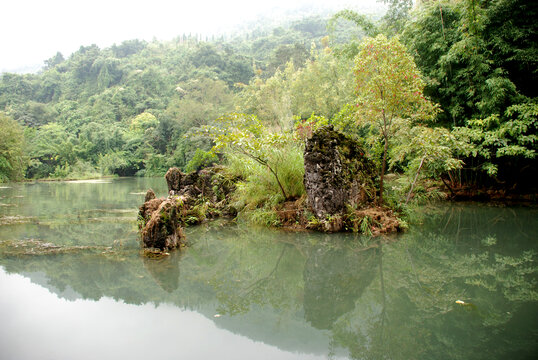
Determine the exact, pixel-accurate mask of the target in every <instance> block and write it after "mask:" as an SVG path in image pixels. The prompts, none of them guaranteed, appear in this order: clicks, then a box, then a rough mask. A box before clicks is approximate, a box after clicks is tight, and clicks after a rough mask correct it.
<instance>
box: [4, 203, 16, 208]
mask: <svg viewBox="0 0 538 360" xmlns="http://www.w3.org/2000/svg"><path fill="white" fill-rule="evenodd" d="M0 206H2V207H17V204H2V203H0Z"/></svg>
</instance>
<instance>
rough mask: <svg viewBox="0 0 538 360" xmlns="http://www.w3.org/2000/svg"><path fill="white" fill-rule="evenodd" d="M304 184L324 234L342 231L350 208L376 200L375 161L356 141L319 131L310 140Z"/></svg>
mask: <svg viewBox="0 0 538 360" xmlns="http://www.w3.org/2000/svg"><path fill="white" fill-rule="evenodd" d="M304 163H305V175H304V185H305V189H306V194H307V197H308V204H309V206H310V208H311V210H312V212H313V213H314V215H315V216H316V217H317V218H318V219H319V220H320V221H322V222H323V227H324V230H325V231H329V232H333V231H340V230H341V229H342V227H343V225H344V224H343V221H342V218H341V216H342V215H344V213H345V212H346V210H347V207H352V208H357V207H360V206H362V205H364V204H367V203H370V202H373V201H374V200H375V198H376V191H377V189H376V187H375V185H374V179H375V178H376V171H375V166H374V164H373V162H372V161H371V160H370V159H368V158H367V157H366V155H365V151H364V149H363V148H362V146H361V145H360V144H359V143H358V142H356V141H355V140H353V139H351V138H349V137H347V136H345V135H344V134H341V133H339V132H337V131H335V130H334V128H333V127H332V126H324V127H322V128H320V129H318V130H317V131H316V132H314V134H313V135H312V137H311V138H310V139H308V140H307V143H306V147H305V152H304Z"/></svg>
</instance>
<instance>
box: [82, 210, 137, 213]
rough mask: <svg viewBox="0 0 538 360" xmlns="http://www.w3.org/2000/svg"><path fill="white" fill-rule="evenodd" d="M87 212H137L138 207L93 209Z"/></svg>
mask: <svg viewBox="0 0 538 360" xmlns="http://www.w3.org/2000/svg"><path fill="white" fill-rule="evenodd" d="M85 212H100V213H110V214H136V209H93V210H86V211H85Z"/></svg>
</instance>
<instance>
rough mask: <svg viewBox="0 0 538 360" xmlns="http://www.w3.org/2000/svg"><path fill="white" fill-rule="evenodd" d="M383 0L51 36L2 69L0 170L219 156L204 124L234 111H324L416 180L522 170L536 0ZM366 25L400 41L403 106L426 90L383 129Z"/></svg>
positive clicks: (298, 121) (125, 168) (138, 164)
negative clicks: (382, 7)
mask: <svg viewBox="0 0 538 360" xmlns="http://www.w3.org/2000/svg"><path fill="white" fill-rule="evenodd" d="M384 2H385V3H386V4H387V5H388V6H389V10H388V12H387V13H386V14H385V15H384V17H372V16H365V15H363V14H358V13H356V12H354V11H351V10H343V11H340V12H338V13H336V14H334V15H333V16H332V17H326V16H317V17H308V18H303V19H302V20H298V21H293V22H289V23H286V24H283V25H282V26H279V27H276V28H266V29H260V28H258V29H256V30H255V31H251V32H244V33H242V34H240V35H237V36H234V37H227V38H224V37H212V38H204V39H201V38H200V37H199V36H197V35H186V34H183V35H179V36H177V37H176V38H175V39H173V40H171V41H157V40H154V41H149V42H148V41H144V40H137V39H134V40H126V41H124V42H122V43H120V44H115V45H113V46H110V47H107V48H100V47H98V46H96V45H90V46H81V47H80V49H79V50H78V51H76V52H74V53H73V54H71V55H69V56H67V57H66V56H64V55H63V54H61V53H59V52H58V53H57V54H55V55H54V56H52V57H51V58H49V59H48V60H46V61H45V66H44V67H43V68H42V70H41V71H40V72H39V73H37V74H14V73H3V74H2V75H1V76H0V111H1V113H2V115H1V116H0V120H1V121H0V127H2V129H9V131H7V130H6V131H3V135H2V142H1V144H0V181H8V180H20V179H23V178H29V179H30V178H50V177H52V178H69V177H71V178H74V177H90V176H100V175H120V176H131V175H138V176H154V175H161V174H163V173H164V172H165V171H166V170H167V169H168V168H169V167H171V166H177V167H180V168H182V169H183V170H193V169H197V168H200V167H203V166H206V165H209V164H211V163H214V162H220V161H230V159H232V158H233V156H232V154H229V156H227V157H226V156H223V154H222V153H216V152H215V151H213V152H210V150H211V149H212V147H213V145H215V143H214V142H213V140H212V139H211V138H210V137H207V136H204V134H203V132H204V131H203V129H205V128H207V127H208V126H209V127H210V126H213V125H214V124H215V120H216V119H218V118H220V117H221V116H224V115H227V114H231V113H244V114H249V115H248V116H255V117H256V119H257V120H256V121H258V120H259V121H260V123H261V124H263V126H264V127H265V128H267V129H268V131H267V132H264V133H275V132H277V133H281V134H292V133H293V132H294V131H295V129H297V128H298V127H300V128H302V129H304V127H305V126H307V127H315V126H318V125H319V124H324V123H330V124H333V125H334V126H335V127H337V128H339V129H341V130H344V131H346V133H348V134H352V135H354V136H355V137H357V138H359V139H361V142H362V143H364V144H367V145H368V148H369V149H370V150H369V151H370V154H369V156H370V157H371V158H372V159H373V160H374V161H377V163H378V164H379V168H380V173H381V172H382V171H381V168H382V164H386V166H387V170H388V171H397V172H400V173H405V174H407V175H409V179H415V181H416V178H417V176H419V175H420V177H432V176H434V177H440V178H442V179H443V181H446V182H447V183H448V184H451V185H452V186H458V185H462V184H472V185H479V186H484V185H485V186H489V185H494V186H502V187H506V188H513V187H514V186H515V187H516V188H518V189H519V188H521V189H527V190H528V189H529V188H530V187H532V186H534V183H535V181H533V179H534V176H535V175H536V162H535V158H536V147H537V145H536V144H537V143H536V141H537V139H536V128H537V123H538V120H537V119H538V104H537V102H536V96H537V94H536V86H535V84H536V81H537V80H538V79H537V76H538V75H537V74H538V67H537V61H538V50H537V45H536V39H535V37H536V33H537V29H536V27H537V25H536V22H535V18H536V16H537V15H538V14H537V8H538V7H537V6H536V4H534V2H528V1H525V0H495V1H481V0H442V1H425V0H424V1H419V2H417V3H416V4H414V6H413V4H412V2H411V1H409V0H385V1H384ZM379 36H383V37H385V38H387V39H393V40H390V41H396V42H397V43H398V44H399V45H397V46H396V47H397V48H398V49H403V52H404V53H400V52H399V51H400V50H398V52H396V53H395V56H398V57H399V58H402V57H406V58H409V59H410V61H411V62H412V64H411V65H409V66H411V67H412V68H413V69H416V77H417V81H418V80H420V82H421V84H423V88H421V89H417V91H420V94H419V93H416V94H414V95H413V94H411V95H413V96H415V95H416V96H418V97H417V98H416V99H415V100H416V101H415V100H413V101H415V102H414V103H408V104H407V105H406V106H409V107H411V108H416V106H418V104H419V103H420V101H422V100H420V99H421V98H420V97H421V96H423V97H422V98H423V99H427V100H428V102H429V103H431V104H433V105H432V106H433V107H432V108H431V109H430V111H431V113H430V114H423V115H425V116H422V117H420V118H419V117H416V116H414V115H413V114H415V112H413V111H409V112H398V113H397V114H396V115H395V118H394V123H393V124H392V125H394V126H393V127H392V128H391V129H390V136H385V135H387V134H388V132H387V133H383V131H385V130H386V129H385V128H382V129H381V132H380V130H379V129H380V128H379V127H376V126H375V124H374V123H373V120H372V119H373V118H372V116H373V115H372V114H373V113H370V115H371V116H370V120H372V121H367V120H368V119H363V118H364V116H363V115H364V114H365V111H363V110H364V109H365V107H364V106H366V105H367V104H372V101H374V100H372V99H374V98H372V99H370V100H368V101H369V102H364V101H362V100H361V99H363V100H364V99H366V98H365V95H364V93H363V92H361V91H362V90H363V89H364V86H365V85H364V84H366V83H367V79H366V80H365V79H362V80H361V79H360V77H358V74H357V73H356V72H354V69H356V68H357V66H359V65H357V64H363V65H364V66H366V67H368V66H370V65H372V64H370V65H365V64H364V61H366V57H365V55H364V54H365V53H364V47H362V48H361V46H363V45H364V44H365V42H364V38H365V37H370V38H372V39H373V38H375V39H380V37H379ZM377 43H379V41H378V42H377ZM379 46H383V45H379ZM361 49H363V50H362V51H363V52H362V55H361V53H359V51H361ZM377 50H380V49H377ZM377 50H376V51H377ZM357 54H359V55H357ZM375 59H376V58H375V57H373V58H372V59H370V60H371V61H374V62H375V61H376V60H375ZM370 60H369V61H370ZM395 66H399V65H395ZM397 70H398V67H396V68H395V72H397ZM413 71H414V70H413ZM363 75H364V74H363ZM365 81H366V82H365ZM376 81H379V80H376ZM404 90H405V89H402V91H404ZM422 91H423V93H422ZM381 95H383V94H381ZM396 95H397V92H396V93H395V96H396ZM395 100H396V101H399V100H398V97H397V96H396V98H395ZM400 100H401V99H400ZM361 101H362V102H361ZM357 104H359V105H357ZM361 104H362V105H361ZM399 105H401V104H398V103H397V102H396V103H395V104H393V105H391V106H395V107H398V106H399ZM358 106H359V107H360V108H359V109H358V108H357V107H358ZM381 110H383V109H381ZM372 111H374V112H375V109H374V110H372ZM360 114H363V115H360ZM245 116H246V115H245ZM367 117H368V116H367ZM360 119H363V120H360ZM404 125H405V126H404ZM410 134H412V136H410ZM264 136H269V135H264ZM290 139H291V140H289V141H298V143H297V146H295V145H293V146H291V145H290V144H286V145H285V146H286V147H288V148H289V147H290V146H291V147H292V148H294V149H295V150H294V151H296V152H300V151H301V146H300V141H301V140H293V139H297V137H293V136H291V137H290ZM278 146H280V145H278V144H277V145H275V147H278ZM288 153H289V151H288ZM383 154H384V155H383ZM224 155H226V154H224ZM226 159H227V160H226ZM299 159H300V156H299ZM410 183H411V181H409V183H408V184H407V185H406V186H407V188H408V187H409V186H410Z"/></svg>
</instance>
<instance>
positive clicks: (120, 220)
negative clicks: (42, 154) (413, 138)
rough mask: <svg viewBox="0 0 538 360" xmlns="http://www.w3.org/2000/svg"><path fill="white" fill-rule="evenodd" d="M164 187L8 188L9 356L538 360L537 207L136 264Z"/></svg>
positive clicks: (2, 342)
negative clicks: (385, 233)
mask: <svg viewBox="0 0 538 360" xmlns="http://www.w3.org/2000/svg"><path fill="white" fill-rule="evenodd" d="M150 187H151V188H153V190H155V192H156V193H157V195H158V196H164V195H165V194H166V183H165V181H164V179H147V178H120V179H111V180H98V181H77V182H51V183H27V184H0V319H1V322H0V358H1V359H55V360H59V359H117V358H128V359H149V358H151V359H153V358H155V359H177V358H182V359H219V360H222V359H488V360H491V359H535V358H536V357H537V356H538V355H537V354H538V290H537V280H538V276H537V275H538V268H537V266H536V262H537V260H538V241H537V240H538V210H537V208H536V207H510V206H486V205H480V204H471V203H468V204H440V205H436V206H428V207H425V208H424V210H423V211H422V215H421V216H420V217H418V218H417V220H416V222H417V223H416V224H413V225H412V226H411V228H410V230H408V231H407V232H406V233H404V234H401V235H396V236H390V237H385V238H368V237H365V236H358V235H354V234H332V235H328V234H318V233H290V232H285V231H282V230H278V229H277V230H274V229H265V228H255V227H249V226H246V225H242V224H238V225H237V224H231V223H229V222H227V221H223V220H219V221H215V222H211V223H207V224H204V225H201V226H196V227H190V228H187V229H186V235H187V238H188V241H189V243H190V246H189V247H188V248H186V249H184V250H182V251H176V252H172V253H170V255H169V256H165V257H162V258H156V259H150V258H147V257H144V256H142V255H141V253H140V250H139V243H138V240H137V219H136V216H137V207H138V206H139V205H140V204H141V203H142V202H143V199H144V195H145V192H146V190H147V189H148V188H150Z"/></svg>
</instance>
